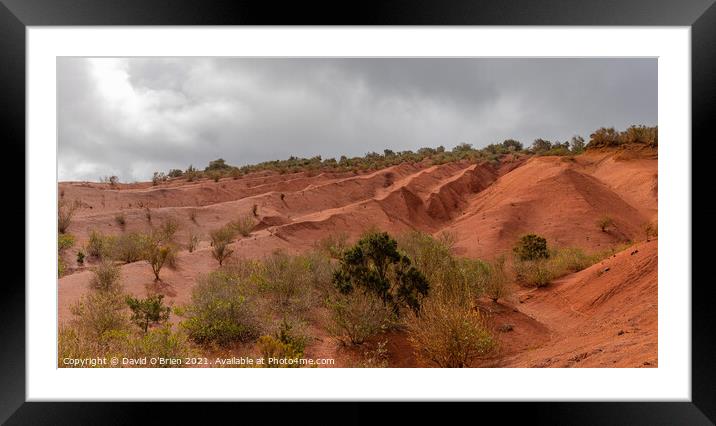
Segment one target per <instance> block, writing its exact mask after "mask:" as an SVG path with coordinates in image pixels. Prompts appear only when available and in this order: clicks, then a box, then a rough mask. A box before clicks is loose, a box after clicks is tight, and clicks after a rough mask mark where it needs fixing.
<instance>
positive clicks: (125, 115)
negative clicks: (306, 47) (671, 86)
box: [57, 58, 657, 181]
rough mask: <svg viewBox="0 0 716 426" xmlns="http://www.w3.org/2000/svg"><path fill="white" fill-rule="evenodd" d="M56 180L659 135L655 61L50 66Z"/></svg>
mask: <svg viewBox="0 0 716 426" xmlns="http://www.w3.org/2000/svg"><path fill="white" fill-rule="evenodd" d="M57 65H58V67H57V73H58V75H57V76H58V126H59V128H58V138H59V140H58V145H59V151H58V162H59V164H58V171H59V177H60V180H85V179H86V180H96V179H97V178H98V177H99V176H103V175H111V174H116V175H117V176H119V177H120V179H121V180H123V181H133V180H146V179H148V178H149V177H150V176H151V174H152V172H153V171H155V170H168V169H169V168H181V169H184V168H186V167H187V166H188V165H189V164H193V165H195V166H200V167H202V166H204V165H205V164H207V163H208V161H209V160H212V159H215V158H218V157H222V158H224V159H226V160H227V161H228V162H229V163H231V164H236V165H242V164H249V163H254V162H258V161H265V160H270V159H277V158H287V157H288V156H290V155H298V156H313V155H322V156H323V157H324V158H328V157H338V156H340V155H343V154H345V155H362V154H365V153H366V152H369V151H378V152H382V150H383V149H385V148H390V149H394V150H404V149H417V148H419V147H422V146H437V145H444V146H446V147H448V148H449V147H452V146H454V145H456V144H458V143H461V142H468V143H472V144H473V145H475V146H484V145H487V144H489V143H493V142H500V141H502V140H504V139H506V138H515V139H518V140H521V141H523V142H524V143H525V144H526V145H529V144H530V143H531V141H532V140H534V139H535V138H538V137H542V138H547V139H552V140H566V139H568V138H570V137H571V136H572V135H575V134H581V135H583V136H585V137H587V136H588V135H589V133H590V132H591V131H593V130H594V129H596V128H598V127H601V126H615V127H617V128H624V127H626V126H628V125H630V124H635V123H637V124H642V123H643V124H652V125H653V124H656V119H657V62H656V59H527V58H525V59H488V58H484V59H477V58H476V59H467V58H460V59H454V58H442V59H440V58H420V59H417V58H390V59H378V58H372V59H370V58H356V59H348V58H336V59H332V58H331V59H329V58H323V59H308V58H283V59H276V58H264V59H259V58H131V59H92V58H60V59H58V64H57Z"/></svg>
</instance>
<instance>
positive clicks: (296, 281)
mask: <svg viewBox="0 0 716 426" xmlns="http://www.w3.org/2000/svg"><path fill="white" fill-rule="evenodd" d="M262 264H263V268H262V274H261V283H260V289H261V290H262V291H263V292H266V293H268V294H269V295H270V296H271V298H272V299H273V302H274V303H275V305H276V307H277V308H279V309H280V310H281V311H282V312H285V311H286V310H293V309H295V310H298V311H301V310H304V309H307V308H308V307H310V306H311V305H312V303H313V297H312V296H313V294H312V291H311V274H310V270H309V264H308V262H306V260H305V259H304V258H303V257H300V256H290V255H288V254H286V253H285V252H283V251H276V252H274V253H272V254H271V255H270V256H268V257H266V258H265V259H264V260H263V262H262Z"/></svg>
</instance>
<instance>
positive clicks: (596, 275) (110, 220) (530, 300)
mask: <svg viewBox="0 0 716 426" xmlns="http://www.w3.org/2000/svg"><path fill="white" fill-rule="evenodd" d="M655 155H656V154H655V152H654V151H650V152H637V153H632V152H630V151H622V152H614V151H610V152H590V153H587V154H584V155H580V156H577V157H574V158H571V159H568V158H564V157H533V158H530V159H528V160H526V161H525V160H521V159H518V160H512V161H503V162H502V163H501V164H497V165H494V164H488V163H479V164H475V163H469V162H455V163H448V164H442V165H430V164H427V163H419V164H407V163H406V164H401V165H398V166H393V167H389V168H386V169H383V170H379V171H373V172H367V173H357V174H354V173H352V172H347V173H320V174H311V173H290V174H278V173H269V172H261V173H252V174H249V175H246V176H242V177H239V178H238V179H232V178H224V179H221V180H220V181H219V182H213V181H208V180H202V181H198V182H186V181H185V180H181V179H179V180H173V181H170V182H167V183H162V184H160V185H158V186H152V185H151V183H137V184H129V185H121V184H120V185H119V186H118V187H117V188H114V189H112V188H109V186H108V185H105V184H91V183H78V182H63V183H60V184H59V192H60V196H61V199H63V200H65V201H66V202H68V203H72V202H75V201H77V202H78V203H79V205H80V207H79V209H78V210H77V212H76V215H75V217H74V219H73V222H72V224H71V225H70V227H69V229H68V232H70V233H72V234H73V235H75V237H76V239H77V243H76V245H75V247H74V248H73V249H70V250H69V251H68V252H67V253H66V256H65V258H64V260H65V261H66V263H67V264H68V265H69V268H68V269H69V274H68V275H65V276H63V277H62V278H61V279H60V280H59V285H58V293H59V294H58V298H59V300H58V303H59V317H60V318H59V319H60V321H61V322H62V321H64V320H67V319H69V318H70V317H71V314H70V306H72V305H73V304H74V303H75V302H76V301H77V300H78V299H79V298H80V296H81V295H82V294H84V293H85V292H87V290H88V283H89V280H90V277H91V272H90V271H89V270H88V269H89V268H91V267H92V266H93V261H92V260H91V259H88V261H87V262H86V265H85V266H82V267H81V266H78V265H77V264H76V262H75V253H76V250H77V248H78V247H81V246H84V245H85V244H86V242H87V240H88V236H89V234H90V232H91V231H92V230H97V231H100V232H103V233H105V234H112V235H118V234H120V233H127V232H135V231H139V232H146V231H148V230H150V229H152V228H156V227H157V226H159V225H161V223H162V222H163V221H165V220H167V219H173V220H175V221H176V222H177V223H178V224H179V231H178V233H177V241H178V242H179V243H180V244H182V245H184V244H185V243H186V242H187V241H188V239H189V236H190V235H197V236H199V238H200V243H199V247H198V248H197V249H196V250H195V251H193V252H192V253H189V252H188V250H186V249H185V248H184V247H182V248H181V251H180V252H179V255H178V260H177V268H176V269H175V270H172V269H168V268H164V269H163V270H162V271H161V276H162V282H160V283H159V284H156V283H154V281H153V275H152V273H151V268H150V267H149V265H147V264H146V263H145V262H142V261H140V262H135V263H130V264H126V265H122V267H121V270H122V282H123V284H124V286H125V288H126V290H127V291H128V292H129V293H132V294H135V295H138V296H142V297H143V296H145V295H147V294H149V293H154V292H159V293H162V294H165V295H166V299H165V300H166V301H167V302H168V303H169V304H173V305H178V304H182V303H185V302H187V301H188V300H189V298H190V295H191V289H192V287H193V286H194V284H195V282H196V279H197V276H199V275H201V274H205V273H208V272H211V271H213V270H216V269H217V266H218V265H217V262H216V261H215V260H214V259H213V258H212V256H211V247H210V246H209V241H208V233H209V232H210V231H211V230H212V229H215V228H218V227H220V226H223V225H225V224H226V223H228V222H229V221H232V220H235V219H237V218H238V217H240V216H243V215H249V216H252V217H253V219H254V221H255V222H256V223H257V226H256V228H255V230H254V231H253V232H252V233H251V235H250V236H248V237H246V238H241V239H239V240H238V241H236V242H235V243H233V245H232V246H233V247H232V248H233V249H234V251H235V254H234V257H253V258H258V257H263V256H265V255H268V254H270V253H271V252H272V251H274V250H276V249H285V250H287V251H291V252H301V251H305V250H307V249H310V248H312V247H313V246H314V244H315V243H316V241H318V240H320V239H321V238H324V237H326V236H328V235H330V234H336V233H339V232H340V233H345V234H347V235H348V236H349V237H350V238H351V239H355V238H356V237H357V236H358V235H360V234H361V233H362V232H364V231H365V230H366V229H368V228H370V227H377V228H380V229H383V230H386V231H388V232H391V233H399V232H403V231H407V230H411V229H418V230H422V231H425V232H429V233H433V234H435V235H437V234H440V233H442V232H449V233H452V234H454V236H455V237H456V239H457V243H456V248H457V254H458V255H459V256H465V257H473V258H474V257H479V258H487V259H489V258H492V257H494V256H496V255H498V254H500V253H508V252H509V250H510V248H511V247H512V245H513V244H514V242H515V240H516V239H517V238H518V237H519V236H520V235H521V234H524V233H527V232H535V233H538V234H541V235H544V236H545V237H546V238H547V239H548V241H549V242H550V245H552V246H573V247H579V248H582V249H584V250H587V251H597V250H604V249H611V248H612V247H614V246H617V245H618V244H621V243H623V242H625V241H627V240H631V241H643V239H644V236H643V231H642V227H643V224H644V223H646V222H647V221H650V220H654V219H655V218H656V212H657V210H656V209H657V180H656V174H657V159H656V156H655ZM254 212H255V214H254ZM118 216H121V217H123V218H124V222H125V224H124V225H120V221H119V220H118ZM604 216H609V217H610V218H611V219H612V220H613V221H614V226H613V227H611V228H610V229H608V230H607V232H602V231H601V230H600V229H599V228H598V227H597V225H596V224H595V223H596V221H597V220H598V219H600V218H602V217H604ZM656 246H657V245H656V242H652V243H648V244H639V245H636V246H634V247H633V248H630V249H629V250H627V251H626V252H622V253H619V254H617V255H616V256H615V257H613V258H609V259H607V260H605V261H603V262H602V263H600V264H598V265H595V266H593V267H591V268H589V269H587V270H584V271H581V272H579V273H577V274H573V275H570V276H568V277H565V278H562V279H560V280H558V281H557V282H555V283H553V284H552V285H550V286H548V287H547V288H545V289H540V290H529V291H524V290H519V291H517V295H518V296H519V299H520V300H521V301H522V302H523V303H519V302H518V301H515V302H514V303H505V304H502V303H501V304H492V302H486V303H483V305H484V307H485V308H486V309H490V311H491V315H492V317H493V319H494V320H495V321H496V323H497V325H498V326H499V325H501V324H502V323H510V324H513V325H514V329H513V330H512V331H509V332H505V333H500V334H499V337H500V340H501V341H502V344H501V351H500V354H499V357H497V358H493V359H487V360H481V361H480V362H479V363H478V364H479V365H481V366H525V367H527V366H597V365H600V366H601V365H604V366H641V365H644V363H648V365H656V342H657V340H656V295H657V292H656V264H657V257H656V253H657V248H656ZM634 250H638V252H636V253H635V254H634V255H632V254H631V252H632V251H634ZM606 268H609V270H608V271H606V272H603V271H604V270H605V269H606ZM600 271H601V272H600ZM176 320H177V319H176V317H175V316H172V321H176ZM321 333H323V334H321ZM316 334H317V335H320V344H318V345H317V346H314V347H309V348H307V352H309V353H311V352H313V353H320V354H322V355H330V354H331V353H333V352H334V351H335V347H334V346H335V345H333V343H332V342H331V339H330V337H329V336H327V335H325V330H317V331H316ZM401 339H402V338H399V337H396V338H395V339H392V340H391V342H390V343H389V348H390V349H391V351H398V352H400V353H397V352H396V353H391V360H393V361H391V365H393V364H396V365H400V366H416V365H419V364H414V363H415V362H416V361H415V359H414V357H413V356H412V354H409V353H404V352H405V351H409V350H410V348H409V345H407V343H405V342H403V340H404V339H402V340H401ZM597 350H599V351H598V352H596V353H594V351H597Z"/></svg>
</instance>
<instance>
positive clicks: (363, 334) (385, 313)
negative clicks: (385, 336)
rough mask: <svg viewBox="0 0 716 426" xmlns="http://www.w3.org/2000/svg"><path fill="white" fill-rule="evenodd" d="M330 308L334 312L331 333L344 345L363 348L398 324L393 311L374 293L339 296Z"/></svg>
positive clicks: (331, 299) (329, 301)
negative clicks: (361, 346) (370, 340)
mask: <svg viewBox="0 0 716 426" xmlns="http://www.w3.org/2000/svg"><path fill="white" fill-rule="evenodd" d="M326 304H327V306H328V309H329V311H330V322H329V324H328V331H329V332H330V333H331V335H332V336H333V337H334V338H335V339H336V340H338V341H339V342H342V343H343V344H352V345H359V344H361V343H363V342H365V340H366V339H368V338H369V337H372V336H375V335H376V334H379V333H381V332H383V331H385V330H387V329H389V328H391V327H392V326H393V324H394V322H395V314H394V313H393V311H392V309H391V308H390V307H388V306H386V305H385V304H384V303H383V302H382V301H381V300H380V299H379V298H378V297H376V296H375V295H374V294H372V293H363V292H353V293H351V294H347V295H346V294H337V295H335V296H333V297H332V298H330V299H328V301H327V302H326Z"/></svg>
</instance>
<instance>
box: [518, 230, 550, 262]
mask: <svg viewBox="0 0 716 426" xmlns="http://www.w3.org/2000/svg"><path fill="white" fill-rule="evenodd" d="M512 251H513V252H514V253H515V255H516V256H517V258H518V259H519V260H536V259H546V258H548V257H549V251H548V250H547V240H546V239H544V238H543V237H540V236H539V235H535V234H527V235H523V236H522V237H520V239H519V241H518V242H517V244H516V245H515V247H513V249H512Z"/></svg>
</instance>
